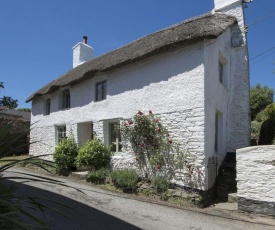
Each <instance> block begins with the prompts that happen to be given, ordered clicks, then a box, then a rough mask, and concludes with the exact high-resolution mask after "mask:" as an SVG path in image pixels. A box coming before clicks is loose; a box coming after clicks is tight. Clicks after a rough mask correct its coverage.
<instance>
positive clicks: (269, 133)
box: [258, 119, 275, 145]
mask: <svg viewBox="0 0 275 230" xmlns="http://www.w3.org/2000/svg"><path fill="white" fill-rule="evenodd" d="M258 143H259V145H272V144H275V120H274V119H267V120H266V121H264V122H263V124H262V126H261V130H260V137H259V142H258Z"/></svg>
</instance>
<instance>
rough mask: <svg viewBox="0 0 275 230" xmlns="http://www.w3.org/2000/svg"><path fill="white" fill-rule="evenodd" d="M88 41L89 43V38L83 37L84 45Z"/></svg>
mask: <svg viewBox="0 0 275 230" xmlns="http://www.w3.org/2000/svg"><path fill="white" fill-rule="evenodd" d="M87 41H88V37H87V36H83V43H84V44H87Z"/></svg>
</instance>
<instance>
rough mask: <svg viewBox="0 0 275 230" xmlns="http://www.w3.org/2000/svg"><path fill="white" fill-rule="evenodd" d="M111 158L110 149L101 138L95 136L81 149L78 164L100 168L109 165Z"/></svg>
mask: <svg viewBox="0 0 275 230" xmlns="http://www.w3.org/2000/svg"><path fill="white" fill-rule="evenodd" d="M110 159H111V152H110V149H109V148H108V147H106V146H105V145H104V143H103V142H102V141H101V140H99V139H96V138H94V139H93V140H91V141H89V142H88V143H87V144H86V145H85V146H83V147H82V148H81V149H80V150H79V153H78V155H77V158H76V164H77V165H78V166H86V167H92V168H94V169H99V168H102V167H106V166H108V165H109V163H110Z"/></svg>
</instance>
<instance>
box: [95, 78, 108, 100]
mask: <svg viewBox="0 0 275 230" xmlns="http://www.w3.org/2000/svg"><path fill="white" fill-rule="evenodd" d="M106 92H107V81H103V82H99V83H97V84H96V101H101V100H104V99H106Z"/></svg>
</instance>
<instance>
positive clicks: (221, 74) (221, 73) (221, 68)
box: [219, 61, 223, 83]
mask: <svg viewBox="0 0 275 230" xmlns="http://www.w3.org/2000/svg"><path fill="white" fill-rule="evenodd" d="M219 80H220V83H223V64H222V62H221V61H219Z"/></svg>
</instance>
